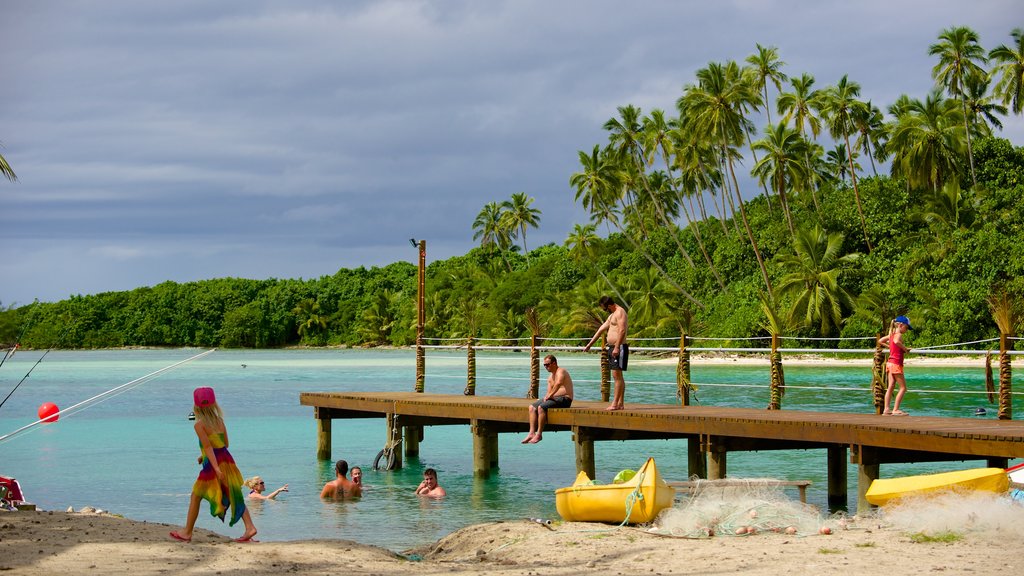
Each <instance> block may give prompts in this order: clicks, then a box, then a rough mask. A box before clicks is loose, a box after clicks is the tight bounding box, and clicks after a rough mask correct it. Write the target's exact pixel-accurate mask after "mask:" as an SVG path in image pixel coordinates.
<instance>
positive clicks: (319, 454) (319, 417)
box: [313, 408, 331, 460]
mask: <svg viewBox="0 0 1024 576" xmlns="http://www.w3.org/2000/svg"><path fill="white" fill-rule="evenodd" d="M313 410H314V412H315V414H314V415H315V417H316V458H317V460H330V459H331V417H330V416H329V415H326V414H324V412H321V409H320V408H314V409H313Z"/></svg>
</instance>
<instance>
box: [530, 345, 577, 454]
mask: <svg viewBox="0 0 1024 576" xmlns="http://www.w3.org/2000/svg"><path fill="white" fill-rule="evenodd" d="M544 369H545V370H547V371H548V389H547V392H546V393H545V394H544V397H543V398H541V399H540V400H537V401H536V402H534V403H533V404H530V433H529V434H527V435H526V438H525V439H523V442H522V443H523V444H536V443H537V442H540V441H541V436H542V434H543V432H544V425H545V424H546V423H547V420H548V410H549V409H551V408H568V407H570V406H572V378H571V377H570V376H569V372H568V371H567V370H566V369H565V368H560V367H559V366H558V360H557V359H556V358H555V357H554V356H552V355H548V356H545V357H544Z"/></svg>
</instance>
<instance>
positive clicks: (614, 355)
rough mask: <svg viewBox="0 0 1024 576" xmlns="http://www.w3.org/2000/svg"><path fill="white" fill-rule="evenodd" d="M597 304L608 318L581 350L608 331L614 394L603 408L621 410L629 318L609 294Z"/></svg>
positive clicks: (623, 400) (586, 348) (587, 347)
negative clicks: (609, 403)
mask: <svg viewBox="0 0 1024 576" xmlns="http://www.w3.org/2000/svg"><path fill="white" fill-rule="evenodd" d="M598 305H599V306H601V309H602V310H604V311H605V312H607V313H608V319H607V320H605V322H604V324H601V327H600V328H598V329H597V332H595V333H594V337H593V338H591V339H590V342H587V345H586V347H584V348H583V351H584V352H586V351H587V350H590V347H591V346H593V345H594V342H596V341H597V338H598V336H600V335H601V333H602V332H605V331H607V332H608V360H609V362H611V371H612V378H614V379H615V395H614V396H613V397H612V403H611V405H610V406H608V407H607V408H605V410H622V409H623V408H624V407H625V405H624V402H625V398H626V380H625V378H623V377H622V373H623V372H625V371H626V365H627V364H628V363H629V346H628V345H626V332H627V331H628V330H629V318H628V317H627V316H626V309H625V308H623V307H622V306H619V305H618V304H616V303H615V301H614V300H612V299H611V297H609V296H601V299H600V300H598Z"/></svg>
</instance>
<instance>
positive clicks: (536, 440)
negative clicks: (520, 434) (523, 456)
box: [530, 434, 541, 444]
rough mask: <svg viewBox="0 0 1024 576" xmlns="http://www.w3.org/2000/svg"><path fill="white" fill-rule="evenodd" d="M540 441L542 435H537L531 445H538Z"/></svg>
mask: <svg viewBox="0 0 1024 576" xmlns="http://www.w3.org/2000/svg"><path fill="white" fill-rule="evenodd" d="M540 440H541V436H540V434H537V435H536V436H534V437H533V438H531V439H530V444H536V443H537V442H540Z"/></svg>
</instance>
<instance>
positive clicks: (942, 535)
mask: <svg viewBox="0 0 1024 576" xmlns="http://www.w3.org/2000/svg"><path fill="white" fill-rule="evenodd" d="M963 539H964V536H963V534H958V533H956V532H939V533H937V534H925V533H924V532H916V533H914V534H911V535H910V541H911V542H913V543H915V544H927V543H930V542H942V543H945V544H949V543H951V542H959V541H960V540H963Z"/></svg>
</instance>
